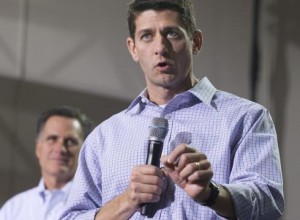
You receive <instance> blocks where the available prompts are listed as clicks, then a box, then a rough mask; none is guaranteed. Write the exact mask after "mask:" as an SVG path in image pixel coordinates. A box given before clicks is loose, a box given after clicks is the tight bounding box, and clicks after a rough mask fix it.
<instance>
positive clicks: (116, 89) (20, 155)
mask: <svg viewBox="0 0 300 220" xmlns="http://www.w3.org/2000/svg"><path fill="white" fill-rule="evenodd" d="M255 2H256V3H259V7H256V6H255ZM126 4H127V3H126V1H118V3H117V2H116V1H99V0H88V1H87V0H0V206H2V204H3V203H4V202H5V201H6V200H7V199H8V198H9V197H11V196H12V195H14V194H16V193H18V192H20V191H23V190H25V189H27V188H29V187H34V186H36V185H37V183H38V181H39V177H40V174H39V167H38V164H37V161H36V159H35V155H34V147H35V132H36V120H37V117H38V115H39V114H40V113H41V112H42V111H44V110H46V109H48V108H50V107H54V106H57V105H72V106H76V107H79V108H81V109H82V110H83V111H84V112H86V113H87V114H88V115H89V116H90V117H91V118H92V119H93V120H94V121H95V122H96V123H97V124H98V123H100V122H102V121H103V120H105V119H106V118H108V117H110V116H111V115H112V114H114V113H117V112H119V111H121V110H123V109H124V108H126V107H127V106H128V105H129V103H130V101H131V100H132V99H133V98H135V97H136V96H137V95H138V94H139V93H140V92H141V90H142V89H143V88H144V87H145V83H144V76H143V73H142V72H141V70H140V69H139V67H138V66H137V65H136V64H135V63H134V62H133V61H132V59H131V57H130V55H129V53H128V51H127V47H126V37H127V36H128V31H127V24H126ZM194 5H195V11H196V12H197V13H196V16H197V23H198V26H199V28H200V29H201V30H202V32H203V35H204V44H203V47H202V50H201V53H200V55H198V56H197V57H195V60H194V72H195V74H196V76H197V77H198V78H201V77H203V76H208V77H209V79H210V80H211V81H212V82H213V84H214V85H215V86H216V87H217V88H218V89H220V90H225V91H228V92H231V93H234V94H236V95H239V96H242V97H245V98H248V99H252V100H256V101H257V102H258V103H260V104H262V105H264V106H266V107H267V108H268V109H269V110H270V112H271V115H272V116H273V120H274V122H275V125H276V127H277V132H278V138H279V144H280V152H281V159H282V169H283V174H284V181H285V185H284V186H285V197H286V209H285V214H284V217H283V218H282V219H286V220H290V219H300V213H299V211H298V210H297V206H298V205H296V204H298V198H299V197H300V191H299V188H298V182H299V181H300V176H298V175H299V172H300V162H299V159H298V155H299V153H300V146H299V145H298V144H299V141H298V137H299V131H298V129H297V127H296V126H297V124H300V117H299V112H300V102H299V94H300V88H299V86H298V84H299V83H300V74H299V70H300V62H299V57H300V28H299V20H300V14H299V9H300V2H299V1H296V0H265V1H261V2H259V1H256V0H255V1H250V0H245V1H237V0H235V1H234V0H227V1H211V0H194ZM257 9H258V10H257ZM255 12H258V13H255ZM256 18H258V19H257V20H256ZM255 24H256V26H255ZM253 48H254V49H253ZM297 94H298V95H297ZM297 97H298V98H297ZM297 143H298V144H297Z"/></svg>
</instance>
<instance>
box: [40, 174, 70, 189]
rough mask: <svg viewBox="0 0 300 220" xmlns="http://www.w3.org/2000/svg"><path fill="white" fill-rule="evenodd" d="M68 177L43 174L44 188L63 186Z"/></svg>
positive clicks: (59, 187)
mask: <svg viewBox="0 0 300 220" xmlns="http://www.w3.org/2000/svg"><path fill="white" fill-rule="evenodd" d="M69 180H70V179H66V178H58V177H57V176H48V177H45V176H44V184H45V187H46V189H48V190H50V191H52V190H55V189H61V188H63V187H64V186H65V185H66V184H67V182H68V181H69Z"/></svg>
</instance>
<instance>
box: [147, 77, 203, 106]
mask: <svg viewBox="0 0 300 220" xmlns="http://www.w3.org/2000/svg"><path fill="white" fill-rule="evenodd" d="M197 82H198V80H197V79H196V78H195V77H194V76H192V77H191V78H190V80H189V81H187V82H185V83H183V84H181V85H180V86H177V87H176V88H165V87H161V86H148V87H147V90H148V98H149V100H150V101H151V102H153V103H155V104H157V105H163V104H167V103H168V102H169V101H170V100H171V99H173V98H174V96H176V95H177V94H180V93H182V92H185V91H187V90H189V89H191V88H192V87H193V86H194V85H196V83H197Z"/></svg>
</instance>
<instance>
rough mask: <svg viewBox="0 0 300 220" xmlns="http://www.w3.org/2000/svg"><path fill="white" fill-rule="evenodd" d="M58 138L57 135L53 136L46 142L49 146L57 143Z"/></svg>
mask: <svg viewBox="0 0 300 220" xmlns="http://www.w3.org/2000/svg"><path fill="white" fill-rule="evenodd" d="M57 139H58V137H57V136H55V135H51V136H49V137H47V139H46V141H47V143H48V144H54V143H55V142H56V141H57Z"/></svg>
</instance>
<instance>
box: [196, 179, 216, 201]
mask: <svg viewBox="0 0 300 220" xmlns="http://www.w3.org/2000/svg"><path fill="white" fill-rule="evenodd" d="M219 193H220V191H219V186H218V184H217V183H215V182H214V181H212V180H211V181H210V182H209V185H208V189H207V190H206V195H205V196H204V198H205V199H203V200H201V201H199V203H200V204H201V205H203V206H208V207H211V206H213V205H214V204H215V202H216V200H217V198H218V196H219Z"/></svg>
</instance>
